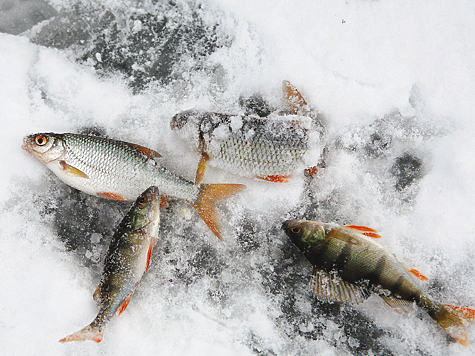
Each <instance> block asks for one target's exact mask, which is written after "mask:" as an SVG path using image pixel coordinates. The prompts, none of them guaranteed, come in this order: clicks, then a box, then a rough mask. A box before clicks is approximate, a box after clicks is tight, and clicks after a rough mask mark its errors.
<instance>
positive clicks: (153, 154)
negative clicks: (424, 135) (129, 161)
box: [129, 143, 162, 159]
mask: <svg viewBox="0 0 475 356" xmlns="http://www.w3.org/2000/svg"><path fill="white" fill-rule="evenodd" d="M129 145H130V146H132V147H133V148H135V149H137V150H139V151H140V152H141V153H142V154H144V155H145V156H147V157H148V158H150V159H154V158H158V157H162V155H161V154H160V153H158V152H157V151H154V150H152V149H150V148H147V147H144V146H140V145H137V144H135V143H129Z"/></svg>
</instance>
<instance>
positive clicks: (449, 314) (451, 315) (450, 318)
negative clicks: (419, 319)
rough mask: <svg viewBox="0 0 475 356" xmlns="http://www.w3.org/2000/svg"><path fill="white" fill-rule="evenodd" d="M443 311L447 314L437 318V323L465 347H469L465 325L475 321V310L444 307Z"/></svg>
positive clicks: (451, 306)
mask: <svg viewBox="0 0 475 356" xmlns="http://www.w3.org/2000/svg"><path fill="white" fill-rule="evenodd" d="M443 310H444V311H445V313H442V316H441V317H438V318H436V321H437V323H438V324H439V325H440V326H441V327H443V328H444V329H445V331H447V332H448V333H449V335H450V336H452V337H453V338H454V339H455V340H457V341H458V342H459V343H461V344H462V345H463V346H468V344H469V340H468V336H467V330H466V329H465V325H466V324H467V323H468V322H470V321H473V320H475V310H473V309H469V308H462V307H456V306H453V305H444V308H443Z"/></svg>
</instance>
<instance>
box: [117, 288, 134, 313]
mask: <svg viewBox="0 0 475 356" xmlns="http://www.w3.org/2000/svg"><path fill="white" fill-rule="evenodd" d="M132 294H134V292H133V291H132V292H130V293H129V294H128V295H127V297H125V298H124V300H123V301H122V303H120V305H119V308H117V315H118V316H119V315H120V314H122V313H123V311H124V310H125V309H126V308H127V306H128V305H129V302H130V299H131V298H132Z"/></svg>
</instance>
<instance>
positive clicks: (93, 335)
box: [59, 325, 104, 343]
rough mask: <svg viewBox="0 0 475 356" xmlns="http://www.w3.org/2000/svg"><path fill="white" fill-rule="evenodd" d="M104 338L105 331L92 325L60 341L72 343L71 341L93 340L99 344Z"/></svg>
mask: <svg viewBox="0 0 475 356" xmlns="http://www.w3.org/2000/svg"><path fill="white" fill-rule="evenodd" d="M103 337H104V331H102V328H97V327H94V326H91V325H88V326H86V327H85V328H84V329H82V330H79V331H76V332H75V333H73V334H71V335H69V336H66V337H64V338H62V339H61V340H59V342H63V343H64V342H70V341H84V340H92V341H95V342H97V343H99V342H101V341H102V338H103Z"/></svg>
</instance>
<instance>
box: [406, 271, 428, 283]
mask: <svg viewBox="0 0 475 356" xmlns="http://www.w3.org/2000/svg"><path fill="white" fill-rule="evenodd" d="M408 272H409V273H411V274H412V275H413V276H415V277H417V278H419V279H420V280H421V281H428V280H429V278H427V277H426V276H424V275H423V274H422V273H421V272H419V271H418V270H417V269H414V268H411V269H410V270H409V271H408Z"/></svg>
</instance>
